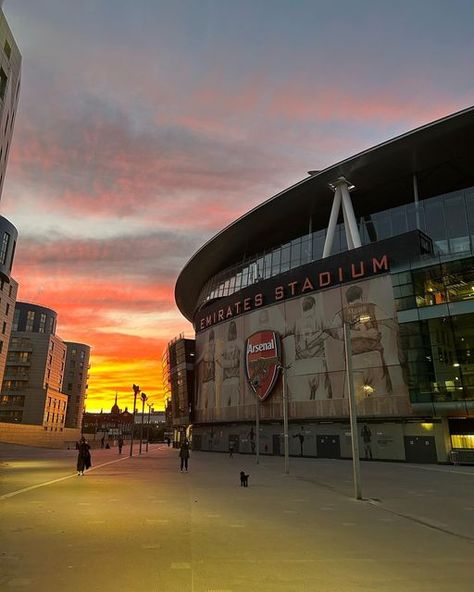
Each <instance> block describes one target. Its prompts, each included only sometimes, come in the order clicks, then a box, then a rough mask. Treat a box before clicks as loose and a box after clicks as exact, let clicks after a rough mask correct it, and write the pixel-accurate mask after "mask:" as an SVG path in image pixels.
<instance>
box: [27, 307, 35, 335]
mask: <svg viewBox="0 0 474 592" xmlns="http://www.w3.org/2000/svg"><path fill="white" fill-rule="evenodd" d="M34 321H35V313H34V311H33V310H29V311H28V312H27V313H26V327H25V331H33V323H34Z"/></svg>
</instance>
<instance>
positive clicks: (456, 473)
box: [404, 465, 474, 477]
mask: <svg viewBox="0 0 474 592" xmlns="http://www.w3.org/2000/svg"><path fill="white" fill-rule="evenodd" d="M404 468H406V469H420V470H421V471H434V472H436V473H444V474H445V475H469V477H474V472H473V473H469V472H467V471H458V470H457V469H452V470H447V469H436V468H435V467H419V466H412V465H405V467H404Z"/></svg>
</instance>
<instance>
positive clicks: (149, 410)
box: [146, 401, 153, 452]
mask: <svg viewBox="0 0 474 592" xmlns="http://www.w3.org/2000/svg"><path fill="white" fill-rule="evenodd" d="M147 405H148V425H147V429H146V452H148V443H149V442H150V415H151V412H152V410H153V401H152V402H151V403H147Z"/></svg>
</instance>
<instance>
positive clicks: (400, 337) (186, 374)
mask: <svg viewBox="0 0 474 592" xmlns="http://www.w3.org/2000/svg"><path fill="white" fill-rule="evenodd" d="M473 146H474V108H469V109H466V110H464V111H461V112H458V113H455V114H453V115H450V116H447V117H444V118H443V119H440V120H437V121H434V122H432V123H430V124H428V125H424V126H422V127H420V128H417V129H415V130H413V131H410V132H408V133H405V134H403V135H401V136H399V137H396V138H394V139H392V140H389V141H387V142H384V143H382V144H379V145H377V146H375V147H373V148H371V149H368V150H365V151H363V152H361V153H360V154H357V155H355V156H352V157H350V158H347V159H346V160H343V161H342V162H339V163H337V164H335V165H333V166H330V167H328V168H326V169H324V170H321V171H310V172H309V174H308V176H307V177H306V178H304V179H303V180H302V181H300V182H298V183H296V184H295V185H293V186H292V187H289V188H288V189H285V190H284V191H282V192H280V193H278V194H277V195H275V196H274V197H272V198H271V199H269V200H267V201H265V202H263V203H262V204H260V205H259V206H257V207H256V208H254V209H253V210H251V211H250V212H248V213H247V214H245V215H244V216H242V217H241V218H239V219H237V220H236V221H235V222H233V223H232V224H230V225H229V226H228V227H227V228H225V229H224V230H222V231H221V232H220V233H218V234H217V235H216V236H215V237H214V238H212V239H211V240H210V241H209V242H208V243H206V244H205V245H204V246H203V247H202V248H201V249H200V250H199V251H197V252H196V253H195V254H194V255H193V256H192V257H191V259H190V260H189V262H188V263H187V264H186V266H185V267H184V269H183V270H182V271H181V273H180V275H179V277H178V280H177V283H176V288H175V298H176V303H177V305H178V307H179V309H180V311H181V312H182V314H183V315H184V316H185V317H186V318H187V319H188V320H190V321H191V322H192V323H193V326H194V329H195V332H196V338H195V341H194V340H185V339H179V338H178V339H176V340H174V341H173V342H172V343H170V344H169V347H168V352H167V360H168V376H169V378H170V394H171V411H172V417H173V425H174V427H175V429H176V430H177V431H180V430H184V429H185V428H190V431H192V439H193V447H194V448H195V449H201V450H212V451H221V452H224V451H227V450H228V449H229V446H230V445H232V447H233V450H234V452H240V453H248V454H252V453H255V448H256V446H257V444H258V446H259V452H260V453H261V454H274V455H279V454H282V452H283V448H282V447H283V444H282V442H283V439H282V436H283V433H282V417H283V400H284V399H283V393H284V390H285V389H286V395H287V399H288V414H289V442H290V454H292V455H298V456H310V457H323V458H349V457H350V456H351V437H350V427H349V419H348V412H349V411H348V387H349V382H350V381H352V382H351V384H352V385H353V388H354V393H355V400H356V409H357V417H358V435H359V440H360V451H361V457H362V458H366V459H374V460H375V459H378V460H398V461H409V462H426V463H430V462H431V463H436V462H449V461H450V460H452V459H453V451H454V452H455V453H457V454H456V458H457V459H458V460H460V461H461V462H469V461H470V460H472V458H473V457H474V264H473V263H474V259H473V254H474V148H473ZM257 414H258V419H259V423H258V428H257V426H256V416H257ZM257 429H258V437H256V436H257V434H256V430H257Z"/></svg>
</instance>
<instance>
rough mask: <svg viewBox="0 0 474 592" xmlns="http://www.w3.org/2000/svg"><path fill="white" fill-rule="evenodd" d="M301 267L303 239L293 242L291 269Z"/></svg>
mask: <svg viewBox="0 0 474 592" xmlns="http://www.w3.org/2000/svg"><path fill="white" fill-rule="evenodd" d="M300 265H301V238H298V239H296V240H294V241H291V263H290V266H291V269H293V268H294V267H299V266H300Z"/></svg>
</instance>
